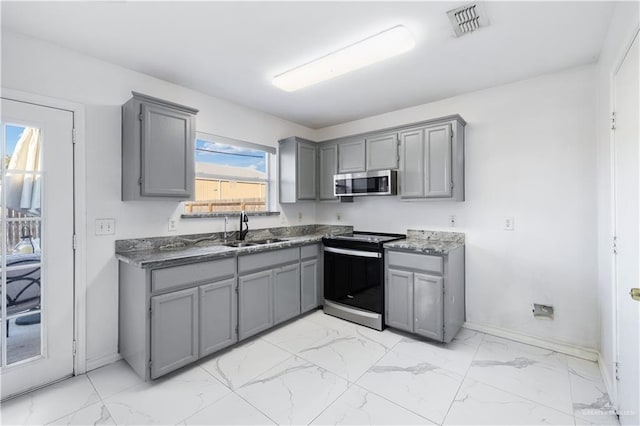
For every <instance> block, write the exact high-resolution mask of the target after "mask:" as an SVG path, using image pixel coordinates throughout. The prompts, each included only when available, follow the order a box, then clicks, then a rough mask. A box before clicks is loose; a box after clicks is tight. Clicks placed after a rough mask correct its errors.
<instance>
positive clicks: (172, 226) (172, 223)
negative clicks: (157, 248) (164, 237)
mask: <svg viewBox="0 0 640 426" xmlns="http://www.w3.org/2000/svg"><path fill="white" fill-rule="evenodd" d="M177 227H178V224H177V223H176V220H175V219H173V218H169V226H168V228H169V232H175V231H176V228H177Z"/></svg>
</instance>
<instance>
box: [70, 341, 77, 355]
mask: <svg viewBox="0 0 640 426" xmlns="http://www.w3.org/2000/svg"><path fill="white" fill-rule="evenodd" d="M76 348H77V345H76V341H75V340H74V341H73V342H71V351H72V352H73V356H76Z"/></svg>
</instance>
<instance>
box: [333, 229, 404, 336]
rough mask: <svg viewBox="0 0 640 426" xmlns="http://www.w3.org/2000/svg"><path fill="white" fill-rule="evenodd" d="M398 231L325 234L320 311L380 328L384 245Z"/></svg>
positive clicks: (401, 237) (396, 238) (382, 318)
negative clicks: (321, 306)
mask: <svg viewBox="0 0 640 426" xmlns="http://www.w3.org/2000/svg"><path fill="white" fill-rule="evenodd" d="M403 238H405V235H402V234H382V233H377V232H357V231H356V232H354V233H353V234H352V235H337V236H325V237H324V238H323V239H322V242H323V243H324V305H323V306H324V312H325V313H326V314H329V315H333V316H336V317H339V318H342V319H346V320H349V321H353V322H355V323H358V324H362V325H364V326H367V327H371V328H374V329H376V330H382V329H383V327H384V248H383V245H384V243H386V242H389V241H395V240H401V239H403Z"/></svg>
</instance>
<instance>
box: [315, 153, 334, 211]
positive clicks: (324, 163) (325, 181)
mask: <svg viewBox="0 0 640 426" xmlns="http://www.w3.org/2000/svg"><path fill="white" fill-rule="evenodd" d="M318 163H319V170H320V178H319V180H320V188H319V195H320V197H319V198H320V199H321V200H335V199H336V198H337V197H335V196H334V195H333V189H334V188H333V176H334V175H335V174H337V173H338V145H336V144H335V143H332V144H325V145H320V147H319V148H318Z"/></svg>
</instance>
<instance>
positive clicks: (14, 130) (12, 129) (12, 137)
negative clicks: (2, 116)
mask: <svg viewBox="0 0 640 426" xmlns="http://www.w3.org/2000/svg"><path fill="white" fill-rule="evenodd" d="M24 129H25V128H24V127H22V126H14V125H11V124H7V125H6V127H5V133H4V134H5V144H6V145H5V155H6V156H8V157H10V156H11V154H13V151H15V150H16V144H17V143H18V139H20V135H22V131H23V130H24Z"/></svg>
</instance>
